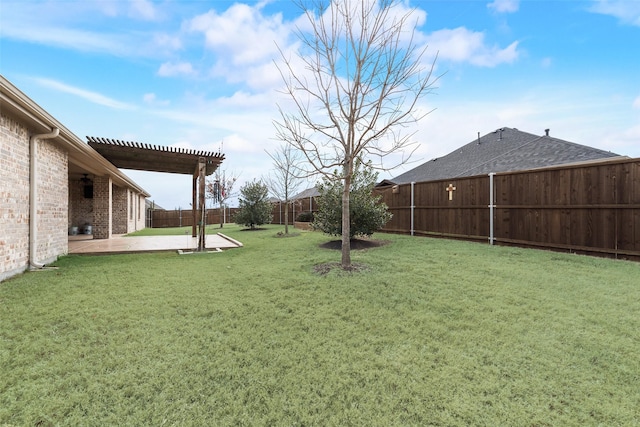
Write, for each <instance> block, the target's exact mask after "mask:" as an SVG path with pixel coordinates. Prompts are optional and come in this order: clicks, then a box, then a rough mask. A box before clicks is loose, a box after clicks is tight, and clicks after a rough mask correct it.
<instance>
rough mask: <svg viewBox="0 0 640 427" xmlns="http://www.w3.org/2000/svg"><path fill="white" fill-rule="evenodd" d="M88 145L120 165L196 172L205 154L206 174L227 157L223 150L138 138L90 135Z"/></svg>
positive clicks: (139, 168) (171, 171) (174, 171)
mask: <svg viewBox="0 0 640 427" xmlns="http://www.w3.org/2000/svg"><path fill="white" fill-rule="evenodd" d="M87 141H88V142H89V146H91V147H92V148H93V149H94V150H96V151H97V152H98V153H100V155H102V156H103V157H104V158H105V159H107V160H109V161H110V162H111V163H113V164H114V165H115V166H116V167H118V168H121V169H134V170H142V171H152V172H166V173H179V174H185V175H194V174H196V173H197V169H198V162H199V160H200V159H201V158H204V161H205V163H206V166H207V168H206V175H211V174H212V173H213V172H215V170H216V169H218V166H220V163H222V161H223V160H224V154H222V153H220V152H217V153H216V152H212V151H209V152H207V151H197V150H186V149H184V148H173V147H163V146H156V145H150V144H142V143H139V142H128V141H119V140H117V139H109V138H98V137H93V136H88V137H87Z"/></svg>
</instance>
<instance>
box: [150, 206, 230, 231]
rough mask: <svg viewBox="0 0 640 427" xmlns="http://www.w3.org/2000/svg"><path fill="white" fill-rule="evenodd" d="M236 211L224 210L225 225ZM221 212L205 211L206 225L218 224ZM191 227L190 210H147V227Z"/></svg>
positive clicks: (217, 210)
mask: <svg viewBox="0 0 640 427" xmlns="http://www.w3.org/2000/svg"><path fill="white" fill-rule="evenodd" d="M237 211H238V209H237V208H226V210H225V213H224V215H223V219H224V220H225V223H230V222H233V215H235V213H236V212H237ZM220 216H221V212H220V209H219V208H213V209H207V212H206V221H205V222H206V224H207V225H210V224H220ZM192 225H193V213H192V211H191V209H178V210H173V211H166V210H152V209H148V210H147V227H150V228H163V227H187V226H188V227H191V226H192Z"/></svg>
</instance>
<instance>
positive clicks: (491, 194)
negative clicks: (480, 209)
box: [489, 172, 496, 245]
mask: <svg viewBox="0 0 640 427" xmlns="http://www.w3.org/2000/svg"><path fill="white" fill-rule="evenodd" d="M495 175H496V174H495V172H491V173H490V174H489V244H490V245H493V242H494V240H495V238H494V236H493V227H494V224H493V215H494V210H495V207H496V205H495V195H494V187H493V186H494V182H493V177H494V176H495Z"/></svg>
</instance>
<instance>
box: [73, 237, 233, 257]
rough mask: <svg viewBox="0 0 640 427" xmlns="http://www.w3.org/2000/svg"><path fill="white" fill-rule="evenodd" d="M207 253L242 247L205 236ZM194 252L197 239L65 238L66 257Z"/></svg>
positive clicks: (219, 238) (225, 240) (224, 240)
mask: <svg viewBox="0 0 640 427" xmlns="http://www.w3.org/2000/svg"><path fill="white" fill-rule="evenodd" d="M205 237H206V239H205V248H206V249H207V251H215V252H218V251H219V250H223V249H231V248H238V247H242V243H240V242H238V241H237V240H234V239H232V238H230V237H228V236H225V235H224V234H222V233H218V234H208V235H206V236H205ZM197 248H198V239H197V238H196V237H191V235H185V236H144V237H127V236H124V235H116V236H112V237H111V238H110V239H93V236H90V235H89V236H87V235H78V236H69V254H87V255H88V254H92V255H97V254H122V253H137V252H160V251H165V252H166V251H179V252H180V253H186V252H193V251H195V250H196V249H197Z"/></svg>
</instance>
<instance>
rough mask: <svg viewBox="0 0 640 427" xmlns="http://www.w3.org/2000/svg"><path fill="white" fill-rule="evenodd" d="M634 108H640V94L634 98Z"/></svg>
mask: <svg viewBox="0 0 640 427" xmlns="http://www.w3.org/2000/svg"><path fill="white" fill-rule="evenodd" d="M632 106H633V108H635V109H637V110H640V96H638V97H637V98H636V99H634V100H633V104H632Z"/></svg>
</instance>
